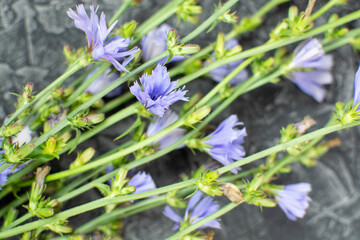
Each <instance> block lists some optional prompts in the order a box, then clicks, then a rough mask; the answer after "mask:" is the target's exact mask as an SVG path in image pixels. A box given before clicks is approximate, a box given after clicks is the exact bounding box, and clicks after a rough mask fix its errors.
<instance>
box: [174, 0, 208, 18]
mask: <svg viewBox="0 0 360 240" xmlns="http://www.w3.org/2000/svg"><path fill="white" fill-rule="evenodd" d="M196 2H197V1H196V0H185V1H184V2H183V3H182V4H181V5H180V6H178V7H177V9H176V15H177V18H178V21H180V20H184V21H186V22H191V23H193V24H197V23H198V22H199V18H198V17H197V16H195V15H198V14H201V13H202V7H201V6H197V5H196Z"/></svg>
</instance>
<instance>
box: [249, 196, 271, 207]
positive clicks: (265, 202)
mask: <svg viewBox="0 0 360 240" xmlns="http://www.w3.org/2000/svg"><path fill="white" fill-rule="evenodd" d="M250 203H251V204H254V205H257V206H260V207H269V208H270V207H275V206H276V202H275V201H274V200H273V199H269V198H256V199H252V201H251V202H250Z"/></svg>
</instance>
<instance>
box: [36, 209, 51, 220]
mask: <svg viewBox="0 0 360 240" xmlns="http://www.w3.org/2000/svg"><path fill="white" fill-rule="evenodd" d="M54 213H55V212H54V209H53V208H40V209H37V214H36V216H39V217H41V218H48V217H51V216H52V215H54Z"/></svg>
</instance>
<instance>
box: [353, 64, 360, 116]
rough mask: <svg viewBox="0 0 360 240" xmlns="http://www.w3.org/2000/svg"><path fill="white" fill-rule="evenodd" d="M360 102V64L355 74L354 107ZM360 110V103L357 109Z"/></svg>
mask: <svg viewBox="0 0 360 240" xmlns="http://www.w3.org/2000/svg"><path fill="white" fill-rule="evenodd" d="M359 103H360V66H359V68H358V70H357V72H356V74H355V87H354V103H353V107H355V106H356V105H357V104H359ZM356 110H357V111H360V105H359V106H358V107H357V109H356Z"/></svg>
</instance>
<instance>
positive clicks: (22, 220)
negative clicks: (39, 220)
mask: <svg viewBox="0 0 360 240" xmlns="http://www.w3.org/2000/svg"><path fill="white" fill-rule="evenodd" d="M31 217H32V215H31V214H30V213H26V214H24V215H22V216H21V217H20V218H18V219H16V220H15V221H13V222H12V223H10V224H9V225H7V226H6V227H4V228H2V229H1V231H6V230H7V229H11V228H14V227H16V226H18V225H19V224H22V223H23V222H25V221H27V220H29V219H30V218H31Z"/></svg>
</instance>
